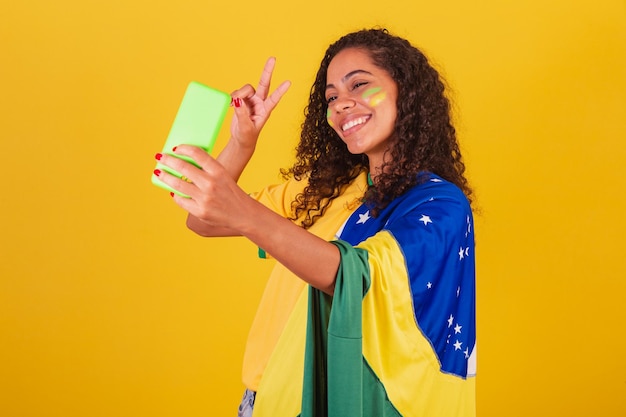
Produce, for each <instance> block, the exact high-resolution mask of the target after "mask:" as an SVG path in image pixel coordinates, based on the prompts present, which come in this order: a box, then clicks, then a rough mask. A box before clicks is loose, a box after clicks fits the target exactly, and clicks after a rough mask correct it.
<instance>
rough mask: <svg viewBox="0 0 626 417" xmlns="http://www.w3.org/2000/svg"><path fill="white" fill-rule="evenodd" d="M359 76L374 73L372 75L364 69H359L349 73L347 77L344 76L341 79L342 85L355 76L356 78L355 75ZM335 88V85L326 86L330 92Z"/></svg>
mask: <svg viewBox="0 0 626 417" xmlns="http://www.w3.org/2000/svg"><path fill="white" fill-rule="evenodd" d="M357 74H368V75H372V73H371V72H369V71H365V70H362V69H357V70H354V71H350V72H349V73H347V74H346V75H344V76H343V77H342V78H341V82H342V83H345V82H346V80H347V79H349V78H350V77H353V76H355V75H357ZM334 87H335V85H334V84H326V89H327V90H328V89H329V88H334Z"/></svg>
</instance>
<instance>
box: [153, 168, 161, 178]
mask: <svg viewBox="0 0 626 417" xmlns="http://www.w3.org/2000/svg"><path fill="white" fill-rule="evenodd" d="M154 175H156V176H157V177H158V176H159V175H161V170H160V169H155V170H154Z"/></svg>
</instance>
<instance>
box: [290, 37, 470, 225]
mask: <svg viewBox="0 0 626 417" xmlns="http://www.w3.org/2000/svg"><path fill="white" fill-rule="evenodd" d="M346 48H358V49H362V50H364V51H365V52H366V53H367V54H368V55H369V56H370V58H371V59H372V61H373V63H374V64H375V65H376V66H378V67H380V68H382V69H384V70H385V71H387V72H388V73H389V75H390V76H391V78H393V80H394V81H395V82H396V84H397V87H398V98H397V100H398V101H397V103H396V106H397V118H396V121H395V127H394V136H395V139H396V140H394V141H393V142H390V149H388V150H387V154H388V156H390V158H385V161H387V162H385V163H384V165H383V167H381V168H382V170H381V172H380V174H379V175H377V176H376V181H375V184H374V186H373V187H370V188H369V190H368V191H367V192H366V194H365V202H366V203H367V204H369V205H371V207H372V214H373V215H374V216H376V215H377V214H378V213H379V212H380V210H382V209H383V208H384V207H386V206H387V205H388V204H389V203H390V202H391V201H393V200H394V199H395V198H396V197H398V196H400V195H402V194H403V193H404V192H406V191H407V190H409V189H410V188H411V187H413V186H415V185H416V184H418V183H419V182H420V181H423V180H424V179H423V178H424V176H423V175H420V173H423V172H432V173H434V174H436V175H439V176H440V177H442V178H444V179H446V180H448V181H450V182H452V183H454V184H455V185H457V186H458V187H459V188H460V189H461V190H462V191H463V192H464V193H465V195H466V197H467V198H468V200H469V201H470V202H471V195H472V190H471V188H470V186H469V183H468V181H467V179H466V178H465V177H464V172H465V165H464V163H463V159H462V157H461V152H460V149H459V144H458V142H457V139H456V131H455V129H454V126H453V125H452V121H451V116H450V113H451V106H450V101H449V100H448V98H447V97H446V95H445V85H444V82H443V80H442V78H441V77H440V75H439V73H438V72H437V70H435V69H434V68H433V67H432V66H431V65H430V64H429V62H428V59H427V58H426V56H425V55H424V54H423V53H422V52H421V51H419V50H418V49H417V48H415V47H414V46H412V45H411V44H410V43H409V42H408V41H407V40H405V39H403V38H400V37H397V36H394V35H391V34H390V33H389V32H388V31H387V30H386V29H378V28H376V29H364V30H360V31H357V32H353V33H350V34H347V35H345V36H343V37H342V38H340V39H339V40H338V41H337V42H335V43H333V44H332V45H330V46H329V47H328V49H327V50H326V54H325V55H324V58H323V59H322V62H321V64H320V68H319V70H318V72H317V75H316V78H315V82H314V84H313V86H312V87H311V91H310V96H309V104H308V106H307V107H306V109H305V111H304V115H305V120H304V122H303V124H302V132H301V136H300V142H299V144H298V146H297V147H296V162H295V163H294V165H293V166H292V167H291V168H288V169H283V170H281V172H282V174H283V176H285V177H288V176H291V175H292V176H294V177H295V178H296V179H298V180H300V179H302V178H305V177H307V176H308V180H309V185H308V186H307V187H306V188H305V189H304V191H303V193H301V194H299V195H298V196H297V198H296V200H295V201H294V202H293V205H292V206H293V209H294V220H295V219H297V218H301V217H302V218H303V220H302V226H303V227H304V228H308V227H310V226H311V225H313V223H315V221H316V219H318V218H319V217H320V216H322V215H323V214H324V212H325V210H326V208H327V207H328V205H329V203H330V202H331V201H332V200H333V199H334V198H336V197H338V196H339V195H340V194H341V192H342V191H343V190H344V189H345V188H346V187H347V186H348V184H349V183H350V182H351V181H352V180H354V179H355V178H356V177H357V176H358V175H359V174H360V173H361V172H362V171H365V170H368V168H369V164H368V158H367V156H366V155H364V154H359V155H354V154H351V153H350V152H349V151H348V149H347V146H346V145H345V144H344V142H343V141H342V140H341V139H340V138H339V136H338V135H337V133H336V132H335V131H334V130H333V128H332V127H330V125H329V124H328V122H327V118H326V116H327V114H326V112H327V109H328V104H327V101H326V99H325V90H326V72H327V70H328V65H329V64H330V62H331V61H332V59H333V58H334V57H335V55H337V54H338V53H339V52H340V51H342V50H344V49H346Z"/></svg>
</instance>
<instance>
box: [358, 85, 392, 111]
mask: <svg viewBox="0 0 626 417" xmlns="http://www.w3.org/2000/svg"><path fill="white" fill-rule="evenodd" d="M381 90H382V88H381V87H374V88H370V89H368V90H367V91H365V92H364V93H363V99H364V100H367V101H368V102H369V104H370V106H372V107H376V106H378V105H379V104H380V103H381V102H382V101H383V100H384V99H385V98H386V97H387V94H386V93H385V92H384V91H381Z"/></svg>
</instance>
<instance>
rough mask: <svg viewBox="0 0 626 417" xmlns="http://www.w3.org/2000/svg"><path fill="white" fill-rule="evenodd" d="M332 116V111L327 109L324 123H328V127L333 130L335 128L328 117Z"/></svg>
mask: <svg viewBox="0 0 626 417" xmlns="http://www.w3.org/2000/svg"><path fill="white" fill-rule="evenodd" d="M332 114H333V112H332V110H331V109H328V110H327V111H326V121H327V122H328V125H329V126H330V127H333V128H334V127H335V126H333V121H332V120H330V116H331V115H332Z"/></svg>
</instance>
